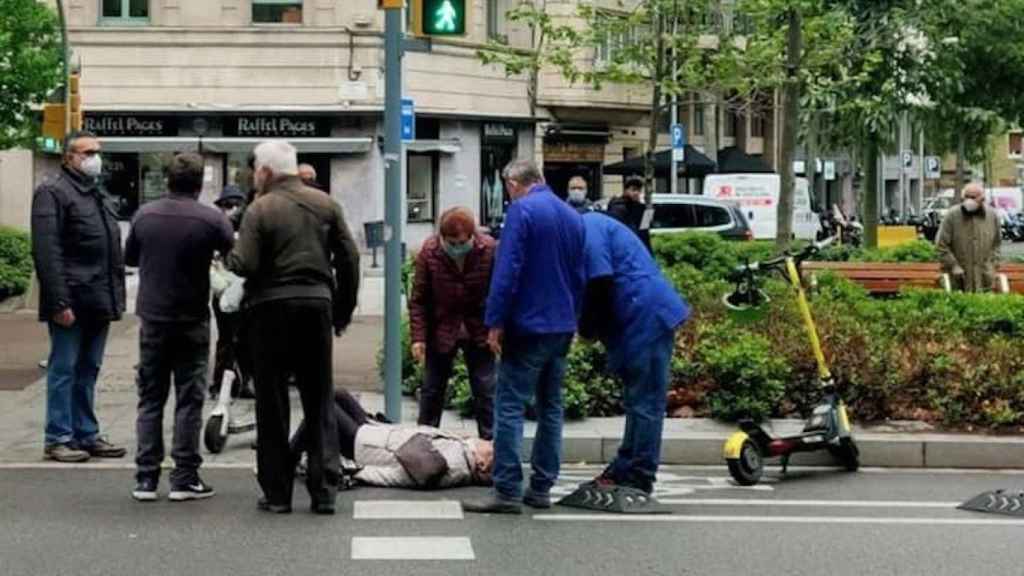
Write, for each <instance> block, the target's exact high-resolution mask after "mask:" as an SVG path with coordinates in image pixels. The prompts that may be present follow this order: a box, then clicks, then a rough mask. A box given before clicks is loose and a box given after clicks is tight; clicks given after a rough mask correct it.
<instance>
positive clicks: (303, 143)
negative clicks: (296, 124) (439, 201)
mask: <svg viewBox="0 0 1024 576" xmlns="http://www.w3.org/2000/svg"><path fill="white" fill-rule="evenodd" d="M266 140H268V138H221V137H214V138H203V151H204V152H220V153H230V152H242V153H246V154H248V153H249V152H252V149H253V148H255V147H256V145H257V144H259V143H260V142H264V141H266ZM284 140H287V141H288V143H289V144H291V145H292V146H295V149H296V150H298V152H299V153H300V154H361V153H364V152H369V151H370V146H371V145H372V144H373V138H370V137H361V138H284Z"/></svg>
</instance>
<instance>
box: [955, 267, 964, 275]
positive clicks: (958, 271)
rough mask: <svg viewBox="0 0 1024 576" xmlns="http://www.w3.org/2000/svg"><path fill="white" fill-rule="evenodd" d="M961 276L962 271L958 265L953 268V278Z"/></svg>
mask: <svg viewBox="0 0 1024 576" xmlns="http://www.w3.org/2000/svg"><path fill="white" fill-rule="evenodd" d="M963 275H964V269H963V268H961V267H960V266H959V265H957V266H954V267H953V276H963Z"/></svg>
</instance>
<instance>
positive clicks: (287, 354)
mask: <svg viewBox="0 0 1024 576" xmlns="http://www.w3.org/2000/svg"><path fill="white" fill-rule="evenodd" d="M254 155H255V162H254V171H255V175H254V179H253V180H254V181H253V183H254V185H255V187H256V189H257V190H258V196H257V198H256V200H255V201H254V202H253V203H252V204H251V205H250V206H249V208H248V210H247V211H246V214H245V218H244V219H243V220H242V227H241V230H240V232H239V239H238V243H237V244H236V246H235V249H234V250H233V251H232V252H231V254H230V255H229V257H228V267H229V268H230V269H231V270H232V271H234V272H235V273H236V274H238V275H240V276H242V277H244V278H245V279H246V296H245V300H244V305H245V306H246V307H247V309H249V311H250V314H251V318H252V320H253V325H252V337H253V340H254V359H255V365H256V426H257V430H258V434H259V448H258V450H257V463H258V477H259V483H260V487H261V488H262V489H263V497H262V498H260V501H259V503H258V506H259V508H260V510H264V511H269V512H275V513H280V514H285V513H288V512H291V507H292V487H293V484H294V477H295V468H294V466H293V465H292V460H291V456H290V451H289V448H288V433H289V422H288V420H289V406H288V379H287V377H288V375H290V374H295V376H296V383H297V385H298V388H299V394H300V397H301V399H302V410H303V414H304V418H305V422H306V436H305V438H306V448H307V452H308V455H309V459H308V474H307V477H306V487H307V489H308V490H309V495H310V498H311V500H312V510H313V512H315V513H317V514H334V505H335V504H334V501H335V497H336V495H337V486H338V466H339V458H338V449H339V448H338V433H337V428H336V426H337V425H336V422H335V420H334V412H333V402H334V384H333V382H332V376H331V374H332V366H331V357H332V346H333V339H332V337H331V327H332V324H333V327H334V330H335V333H336V334H338V335H340V334H341V332H342V331H343V330H344V329H345V328H346V327H347V326H348V323H349V321H350V320H351V317H352V312H353V310H354V309H355V303H356V293H357V291H358V283H359V253H358V251H357V249H356V244H355V242H354V241H353V239H352V235H351V233H350V232H349V229H348V225H347V224H346V222H345V216H344V214H343V212H342V209H341V206H339V205H338V204H336V203H335V202H334V201H333V200H331V198H330V197H329V196H326V195H324V194H323V193H321V192H318V191H316V190H313V189H311V188H309V187H308V186H306V185H305V184H303V183H302V181H301V180H300V179H299V175H298V166H297V164H298V163H297V160H296V152H295V148H294V147H293V146H292V145H291V144H289V143H287V142H285V141H282V140H271V141H268V142H263V143H262V144H260V145H258V146H257V147H256V149H255V151H254ZM332 301H333V307H332Z"/></svg>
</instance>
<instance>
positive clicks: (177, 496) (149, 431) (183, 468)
mask: <svg viewBox="0 0 1024 576" xmlns="http://www.w3.org/2000/svg"><path fill="white" fill-rule="evenodd" d="M167 185H168V188H169V189H170V193H169V194H168V195H167V196H166V197H164V198H161V199H159V200H157V201H155V202H150V203H149V204H146V205H145V206H143V207H142V208H141V209H140V210H139V212H138V213H137V214H136V215H135V218H134V219H133V220H132V231H131V233H130V234H129V235H128V242H127V245H126V247H125V258H126V260H127V262H128V264H129V265H132V266H139V277H140V283H139V299H138V305H137V306H136V308H137V310H136V313H137V314H138V316H139V318H141V319H142V331H141V332H140V335H139V374H138V379H137V382H138V392H139V409H138V416H137V419H136V424H135V429H136V431H137V434H138V451H137V452H136V455H135V464H136V468H137V469H136V474H135V477H136V481H137V484H136V486H135V490H134V491H133V492H132V497H134V498H135V499H136V500H139V501H152V500H156V498H157V484H158V482H159V478H160V465H161V463H162V462H163V460H164V440H163V421H164V405H166V404H167V396H168V394H169V393H170V390H171V376H172V375H173V376H174V390H175V406H174V444H173V449H172V450H171V457H172V458H173V459H174V470H173V471H171V475H170V476H171V478H170V479H171V490H170V493H169V494H168V499H170V500H172V501H183V500H197V499H201V498H209V497H210V496H212V495H213V489H212V488H211V487H210V486H208V485H207V484H206V483H204V482H203V481H202V480H201V479H200V478H199V466H200V464H202V462H203V459H202V457H201V456H200V455H199V433H200V429H201V428H202V425H203V399H204V398H205V397H206V371H207V366H208V364H209V359H210V306H209V302H210V263H211V261H212V260H213V254H214V252H219V253H221V254H226V253H227V252H228V251H230V250H231V246H232V244H233V243H234V230H233V229H232V228H231V223H230V222H229V221H228V219H227V217H226V216H224V215H223V214H221V212H220V211H219V210H216V209H214V208H211V207H209V206H204V205H202V204H200V203H199V202H198V201H197V198H198V197H199V193H200V192H201V191H202V188H203V157H202V156H200V155H198V154H178V155H177V156H175V157H174V158H173V159H172V160H171V163H170V165H169V166H168V168H167Z"/></svg>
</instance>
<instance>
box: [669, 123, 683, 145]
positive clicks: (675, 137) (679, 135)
mask: <svg viewBox="0 0 1024 576" xmlns="http://www.w3.org/2000/svg"><path fill="white" fill-rule="evenodd" d="M685 147H686V126H685V125H683V124H673V125H672V149H673V150H681V149H683V148H685Z"/></svg>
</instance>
